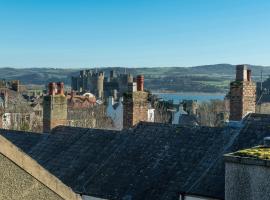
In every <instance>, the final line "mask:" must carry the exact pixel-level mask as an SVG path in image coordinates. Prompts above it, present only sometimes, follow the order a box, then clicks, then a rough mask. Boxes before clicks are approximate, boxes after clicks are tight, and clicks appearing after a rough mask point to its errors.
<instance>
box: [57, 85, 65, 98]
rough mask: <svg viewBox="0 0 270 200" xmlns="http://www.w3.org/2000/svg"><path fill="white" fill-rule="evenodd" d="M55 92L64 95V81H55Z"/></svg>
mask: <svg viewBox="0 0 270 200" xmlns="http://www.w3.org/2000/svg"><path fill="white" fill-rule="evenodd" d="M57 94H60V95H64V83H63V82H58V83H57Z"/></svg>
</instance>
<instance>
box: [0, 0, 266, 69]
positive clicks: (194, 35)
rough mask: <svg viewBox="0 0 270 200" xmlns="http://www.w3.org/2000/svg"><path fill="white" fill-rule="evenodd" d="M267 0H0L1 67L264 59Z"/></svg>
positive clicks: (161, 64)
mask: <svg viewBox="0 0 270 200" xmlns="http://www.w3.org/2000/svg"><path fill="white" fill-rule="evenodd" d="M269 10H270V1H269V0H0V67H72V68H73V67H74V68H75V67H78V68H82V67H108V66H111V67H112V66H125V67H166V66H168V67H169V66H179V67H188V66H196V65H205V64H216V63H231V64H242V63H248V64H256V65H265V66H270V12H269Z"/></svg>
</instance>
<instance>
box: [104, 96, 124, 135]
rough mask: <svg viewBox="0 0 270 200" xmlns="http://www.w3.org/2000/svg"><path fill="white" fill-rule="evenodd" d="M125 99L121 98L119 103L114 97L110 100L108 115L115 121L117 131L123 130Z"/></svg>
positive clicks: (107, 109)
mask: <svg viewBox="0 0 270 200" xmlns="http://www.w3.org/2000/svg"><path fill="white" fill-rule="evenodd" d="M122 101H123V98H120V99H119V101H118V102H116V101H115V100H114V98H113V97H109V98H108V102H107V104H108V105H107V108H106V114H107V116H108V117H110V118H111V119H112V121H113V125H114V127H115V129H117V130H122V129H123V102H122Z"/></svg>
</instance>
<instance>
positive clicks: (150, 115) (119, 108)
mask: <svg viewBox="0 0 270 200" xmlns="http://www.w3.org/2000/svg"><path fill="white" fill-rule="evenodd" d="M123 110H124V109H123V98H120V99H119V101H118V102H115V101H114V98H113V97H111V96H110V97H109V98H108V104H107V108H106V115H107V116H108V117H110V118H111V119H112V121H113V125H114V127H115V129H117V130H122V129H123ZM147 121H148V122H154V121H155V109H153V108H151V106H150V105H149V106H148V111H147Z"/></svg>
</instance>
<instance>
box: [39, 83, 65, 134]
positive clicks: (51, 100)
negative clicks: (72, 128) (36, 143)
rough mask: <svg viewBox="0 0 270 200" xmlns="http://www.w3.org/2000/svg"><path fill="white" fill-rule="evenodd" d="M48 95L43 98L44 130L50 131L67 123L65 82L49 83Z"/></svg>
mask: <svg viewBox="0 0 270 200" xmlns="http://www.w3.org/2000/svg"><path fill="white" fill-rule="evenodd" d="M48 90H49V91H48V95H46V96H44V98H43V132H44V133H49V132H50V131H51V129H53V128H54V127H56V126H59V125H66V124H67V99H66V96H65V94H64V83H62V82H59V83H54V82H51V83H49V84H48Z"/></svg>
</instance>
